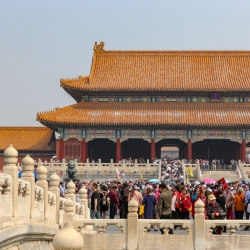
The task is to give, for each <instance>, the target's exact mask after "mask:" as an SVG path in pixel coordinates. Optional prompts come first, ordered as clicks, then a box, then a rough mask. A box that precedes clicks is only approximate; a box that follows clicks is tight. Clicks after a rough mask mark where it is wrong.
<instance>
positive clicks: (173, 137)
mask: <svg viewBox="0 0 250 250" xmlns="http://www.w3.org/2000/svg"><path fill="white" fill-rule="evenodd" d="M60 86H61V87H62V88H63V89H64V90H65V91H66V92H67V93H68V94H69V95H71V96H72V98H73V99H74V100H75V101H76V103H74V104H72V105H71V106H67V107H63V108H56V109H55V110H52V111H49V112H42V113H38V114H37V120H38V121H39V122H41V123H42V124H43V125H45V126H47V127H48V128H50V129H52V130H54V131H57V132H58V133H59V134H60V140H58V141H57V147H56V154H57V157H58V158H59V159H63V158H65V159H66V160H69V159H78V160H79V161H81V162H85V161H86V159H87V158H90V159H95V160H97V159H101V160H102V162H109V161H110V159H114V160H115V161H117V162H118V161H119V160H121V159H122V158H129V157H131V158H137V159H138V158H144V159H148V158H155V157H161V155H160V154H161V148H163V147H164V148H165V149H166V147H176V148H178V151H179V158H187V159H189V160H190V159H196V158H201V159H209V160H210V161H211V160H213V159H224V160H225V162H226V163H228V162H229V161H230V160H231V159H235V160H236V159H237V160H238V159H241V160H243V161H246V157H247V146H248V145H249V142H250V51H111V50H105V49H104V43H103V42H101V43H100V44H97V43H95V45H94V54H93V59H92V65H91V71H90V74H89V76H79V77H77V78H74V79H61V81H60ZM249 146H250V145H249Z"/></svg>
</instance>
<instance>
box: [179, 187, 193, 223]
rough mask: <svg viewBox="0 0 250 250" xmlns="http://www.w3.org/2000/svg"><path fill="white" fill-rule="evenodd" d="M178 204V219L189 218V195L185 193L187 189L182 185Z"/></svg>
mask: <svg viewBox="0 0 250 250" xmlns="http://www.w3.org/2000/svg"><path fill="white" fill-rule="evenodd" d="M179 205H180V219H183V220H189V211H188V209H189V208H190V206H191V201H190V195H189V194H188V193H187V190H186V188H184V187H183V188H182V190H181V196H180V199H179Z"/></svg>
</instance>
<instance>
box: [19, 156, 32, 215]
mask: <svg viewBox="0 0 250 250" xmlns="http://www.w3.org/2000/svg"><path fill="white" fill-rule="evenodd" d="M22 168H23V173H22V177H21V178H22V179H23V180H26V181H28V182H29V183H30V218H31V219H33V218H34V216H35V195H36V193H35V175H34V173H33V172H34V160H33V159H32V158H31V157H30V156H29V155H26V156H25V157H24V158H23V160H22Z"/></svg>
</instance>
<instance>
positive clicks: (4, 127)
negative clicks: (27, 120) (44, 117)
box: [0, 126, 51, 130]
mask: <svg viewBox="0 0 250 250" xmlns="http://www.w3.org/2000/svg"><path fill="white" fill-rule="evenodd" d="M0 129H17V130H18V129H44V130H51V129H50V128H47V127H45V126H0Z"/></svg>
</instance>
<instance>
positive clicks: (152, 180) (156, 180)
mask: <svg viewBox="0 0 250 250" xmlns="http://www.w3.org/2000/svg"><path fill="white" fill-rule="evenodd" d="M149 182H154V183H158V182H160V181H159V180H158V179H151V180H149Z"/></svg>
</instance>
